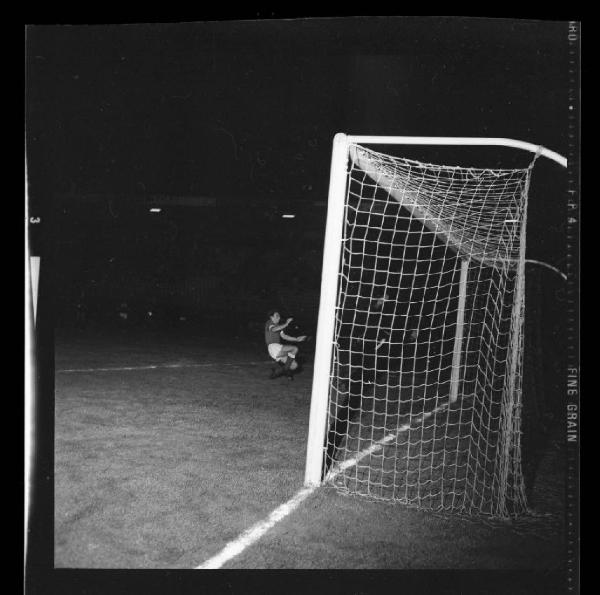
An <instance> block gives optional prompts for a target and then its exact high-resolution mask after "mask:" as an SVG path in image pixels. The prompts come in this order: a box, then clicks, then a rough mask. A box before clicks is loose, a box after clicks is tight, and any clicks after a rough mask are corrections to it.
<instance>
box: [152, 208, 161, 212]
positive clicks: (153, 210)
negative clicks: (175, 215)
mask: <svg viewBox="0 0 600 595" xmlns="http://www.w3.org/2000/svg"><path fill="white" fill-rule="evenodd" d="M161 211H162V209H159V208H157V207H153V208H152V209H150V212H151V213H160V212H161Z"/></svg>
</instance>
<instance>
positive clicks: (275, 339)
mask: <svg viewBox="0 0 600 595" xmlns="http://www.w3.org/2000/svg"><path fill="white" fill-rule="evenodd" d="M271 326H277V325H276V324H275V323H274V322H273V321H272V320H267V322H265V342H266V344H267V345H270V344H271V343H281V337H280V336H279V332H281V331H279V332H276V331H272V330H271V329H270V328H269V327H271Z"/></svg>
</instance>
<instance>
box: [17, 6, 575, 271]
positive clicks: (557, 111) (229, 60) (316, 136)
mask: <svg viewBox="0 0 600 595" xmlns="http://www.w3.org/2000/svg"><path fill="white" fill-rule="evenodd" d="M567 43H568V40H567V23H564V22H563V23H560V22H559V23H557V22H546V21H538V22H536V21H523V20H500V19H464V18H455V17H453V18H416V17H409V18H404V17H402V18H400V17H394V18H390V17H386V18H341V19H339V18H338V19H305V20H263V21H215V22H199V23H185V24H163V25H159V24H150V25H148V24H146V25H91V26H83V25H77V26H31V27H28V28H27V34H26V133H27V134H26V142H27V160H28V161H27V167H28V176H29V178H28V182H29V201H30V209H31V210H32V214H40V215H42V216H43V218H44V221H46V222H49V221H53V223H52V225H51V226H50V228H48V227H46V230H48V229H50V231H49V232H48V233H47V234H46V237H47V238H48V237H50V238H51V239H52V241H53V242H54V243H55V244H56V243H57V242H58V244H60V245H62V246H63V249H62V252H60V250H59V255H58V256H57V262H58V263H59V265H60V264H64V267H66V268H69V267H70V268H69V271H71V272H69V273H68V274H72V271H74V270H75V269H77V267H79V269H77V270H79V271H80V272H79V273H78V274H80V275H91V273H90V272H89V271H90V270H91V269H89V267H88V269H86V268H85V267H83V265H81V264H78V265H77V266H75V265H74V264H73V262H72V260H73V255H74V254H84V253H85V254H87V255H88V256H86V257H85V258H84V257H83V256H81V259H82V260H85V259H88V257H89V255H90V254H96V256H97V257H98V258H99V259H101V260H102V259H106V258H109V257H112V256H113V253H117V252H118V251H119V245H121V252H122V253H123V254H128V253H132V247H131V243H130V244H127V243H126V242H125V241H124V238H126V237H128V235H131V234H132V233H134V231H135V233H137V234H138V235H140V234H141V235H143V236H144V237H145V238H146V244H145V245H144V246H145V247H143V248H140V252H139V254H140V255H143V254H146V253H147V252H148V249H149V248H148V246H150V247H151V246H153V245H158V244H159V243H160V242H158V241H154V240H153V237H154V236H153V235H152V234H156V237H159V236H160V237H162V238H164V237H165V236H169V234H171V233H172V229H173V228H174V227H175V228H177V229H176V231H175V232H173V238H174V239H172V242H174V243H177V242H179V243H180V252H181V251H182V252H184V253H185V250H187V249H188V248H189V246H191V245H192V244H193V243H194V242H197V240H198V238H199V237H200V236H205V237H206V238H208V237H210V238H211V242H212V243H213V244H215V245H216V244H220V245H232V244H235V243H239V244H240V245H242V244H244V245H248V244H252V243H253V244H254V245H257V246H260V245H261V244H263V243H264V244H265V245H269V241H271V242H275V244H271V245H275V246H278V247H279V248H282V249H283V250H286V249H287V248H286V246H287V244H285V242H294V243H298V242H301V241H303V240H304V241H306V246H305V247H304V248H302V250H308V248H310V247H311V246H312V248H314V249H316V250H319V251H320V250H321V249H322V243H323V231H324V224H325V209H324V208H322V207H316V206H315V203H316V202H317V203H318V202H321V203H324V202H325V201H326V199H327V189H328V183H329V167H330V159H331V144H332V140H333V136H334V135H335V133H337V132H346V133H349V134H381V135H419V136H426V135H431V136H500V137H509V138H516V139H520V140H525V141H530V142H535V143H539V144H542V145H545V146H547V147H549V148H551V149H553V150H556V151H558V152H560V153H563V154H565V153H566V150H567V123H568V122H567V115H568V112H567V107H568V89H569V82H568V46H567ZM480 153H481V155H480ZM513 153H514V152H513ZM495 155H504V153H502V151H500V152H496V154H492V153H490V152H486V151H473V150H471V151H470V152H467V151H465V152H463V154H461V156H460V157H459V156H458V154H457V153H456V149H452V150H451V151H448V150H446V151H442V152H441V153H440V155H439V159H440V160H443V161H444V162H446V163H448V164H461V165H483V166H485V165H488V166H491V167H493V166H496V165H498V164H499V163H498V162H497V161H496V156H495ZM409 156H415V157H416V158H423V159H427V160H430V161H435V159H436V158H437V157H438V156H437V155H435V154H432V153H428V154H419V153H417V154H415V155H412V154H411V155H409ZM465 159H466V160H467V163H465V162H464V160H465ZM478 159H483V162H481V163H475V162H470V161H471V160H474V161H476V160H478ZM520 159H521V161H520V163H519V165H521V166H522V165H526V164H527V163H529V160H530V159H531V155H529V154H521V156H520ZM559 169H560V168H558V166H553V165H548V164H544V165H541V166H540V171H541V172H542V174H541V177H540V178H539V181H540V183H539V185H538V186H539V187H540V188H541V189H542V190H541V193H539V194H538V195H537V196H532V200H531V202H530V219H529V221H530V230H531V233H530V235H529V238H530V241H529V246H531V247H532V248H531V249H532V250H533V253H534V256H540V255H541V256H543V257H545V258H546V259H548V260H549V261H552V262H553V264H560V262H561V260H562V255H561V254H557V253H556V248H555V246H556V243H557V241H562V240H561V238H562V236H561V234H562V230H561V228H560V226H561V223H562V221H563V219H564V217H563V210H564V200H563V197H562V195H560V193H556V192H555V193H554V194H552V193H546V189H552V187H553V186H554V185H555V183H556V181H555V180H556V179H560V177H561V176H562V177H564V175H563V172H561V171H557V170H559ZM545 172H548V177H545V176H546V173H545ZM553 176H554V177H553ZM556 176H558V178H556ZM65 195H66V196H69V197H70V198H69V199H68V200H66V199H65V198H64V197H65ZM91 195H100V196H103V197H105V198H104V199H103V200H104V203H102V204H101V205H100V206H98V205H96V204H95V203H93V201H92V200H91V199H90V196H91ZM154 195H167V196H171V197H173V196H175V197H209V198H216V199H217V200H218V201H219V202H218V203H217V204H219V205H221V206H223V205H224V206H225V207H227V205H229V210H226V211H222V210H221V211H219V212H220V213H221V214H222V213H223V212H225V215H222V216H219V215H218V214H217V211H216V210H214V209H213V210H212V211H211V210H210V209H206V208H196V209H191V210H188V211H185V212H184V211H182V210H181V209H180V210H179V213H178V214H175V213H174V211H172V212H170V213H169V212H167V213H165V217H164V218H163V220H162V222H161V224H160V225H157V224H156V223H148V221H147V219H144V220H143V221H142V219H141V218H139V217H138V215H139V213H138V212H137V211H136V212H134V216H128V215H131V213H132V212H131V209H132V208H133V209H134V211H135V208H134V207H135V205H136V204H138V205H139V204H140V202H141V203H142V204H143V201H144V200H146V199H147V197H150V196H154ZM61 197H62V198H61ZM106 197H108V198H106ZM65 201H66V202H65ZM132 205H133V206H132ZM290 206H292V208H294V209H295V212H297V213H298V214H299V217H298V218H297V220H296V222H295V223H293V224H289V225H288V224H286V225H288V227H287V228H286V231H285V233H284V236H283V237H284V239H282V235H281V234H280V235H276V232H275V231H274V230H275V228H276V227H280V225H279V226H275V225H273V213H277V212H280V211H282V210H287V209H288V208H289V207H290ZM128 209H130V210H129V211H128ZM146 211H147V209H146ZM269 214H270V218H269V216H267V215H269ZM219 217H221V218H220V219H219ZM261 217H262V219H261ZM265 217H266V218H265ZM279 222H280V223H281V220H279ZM536 222H537V223H536ZM186 225H187V226H188V227H187V228H185V226H186ZM536 225H537V226H538V227H537V228H536ZM294 226H295V227H294ZM186 229H187V231H186ZM177 230H178V231H177ZM538 231H539V233H538ZM269 234H270V235H269ZM273 234H275V235H273ZM311 234H312V235H311ZM536 238H537V239H536ZM284 240H285V241H284ZM278 242H279V244H278ZM282 242H284V243H282ZM141 245H142V244H140V246H141ZM55 247H56V246H54V248H55ZM196 248H197V246H196ZM89 258H91V257H89ZM69 259H71V260H69ZM67 261H69V262H70V264H69V265H68V266H67V264H66V263H67ZM148 266H155V265H151V264H149V265H148ZM223 266H225V265H223ZM82 267H83V268H82ZM313 268H314V267H313ZM84 269H85V270H84ZM65 270H66V269H65ZM81 271H83V272H81ZM86 271H87V272H86ZM73 274H74V273H73ZM182 274H184V273H182ZM315 274H316V275H318V271H316V272H315Z"/></svg>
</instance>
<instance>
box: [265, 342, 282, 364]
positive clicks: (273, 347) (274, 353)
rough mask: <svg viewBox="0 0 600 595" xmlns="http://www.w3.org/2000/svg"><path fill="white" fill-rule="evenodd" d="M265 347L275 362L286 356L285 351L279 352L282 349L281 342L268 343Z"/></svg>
mask: <svg viewBox="0 0 600 595" xmlns="http://www.w3.org/2000/svg"><path fill="white" fill-rule="evenodd" d="M267 349H268V350H269V355H270V356H271V357H272V358H273V359H274V360H275V361H276V362H278V361H279V360H282V359H285V358H286V357H287V354H286V353H281V350H282V349H283V345H281V343H269V345H268V346H267Z"/></svg>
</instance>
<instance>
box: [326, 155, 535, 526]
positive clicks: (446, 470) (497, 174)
mask: <svg viewBox="0 0 600 595" xmlns="http://www.w3.org/2000/svg"><path fill="white" fill-rule="evenodd" d="M349 164H350V166H349V168H348V180H347V192H346V203H345V220H344V229H343V237H342V247H341V248H342V250H341V253H342V257H341V265H340V268H339V278H338V296H337V303H336V318H335V331H334V338H333V357H332V365H331V373H330V383H329V415H328V428H329V429H328V434H327V444H326V456H325V459H326V460H325V469H326V472H327V473H328V481H329V482H330V483H332V484H333V485H335V486H336V487H337V488H338V489H340V490H342V491H345V492H350V493H354V494H359V495H364V496H368V497H372V498H377V499H385V500H396V501H400V502H403V503H405V504H408V505H415V506H418V507H421V508H429V509H435V510H451V511H456V512H462V513H467V514H476V513H481V514H489V515H494V516H507V515H515V514H518V513H520V512H522V511H524V510H525V509H526V501H525V495H524V486H523V476H522V470H521V448H520V433H521V432H520V426H521V389H522V359H523V316H524V263H525V261H524V256H525V254H524V253H525V234H524V229H525V223H526V206H527V190H528V186H529V179H530V172H531V166H530V167H529V168H526V169H476V168H462V167H449V166H440V165H432V164H425V163H420V162H417V161H414V160H409V159H403V158H397V157H392V156H389V155H384V154H382V153H377V152H374V151H371V150H369V149H366V148H365V147H362V146H359V145H351V146H350V160H349Z"/></svg>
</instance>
